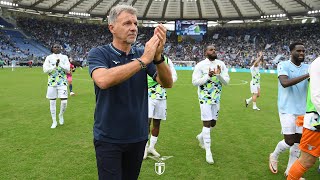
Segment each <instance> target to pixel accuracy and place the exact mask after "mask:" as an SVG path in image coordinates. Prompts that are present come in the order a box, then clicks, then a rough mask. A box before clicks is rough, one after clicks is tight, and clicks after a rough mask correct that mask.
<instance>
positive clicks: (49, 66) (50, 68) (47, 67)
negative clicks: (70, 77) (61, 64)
mask: <svg viewBox="0 0 320 180" xmlns="http://www.w3.org/2000/svg"><path fill="white" fill-rule="evenodd" d="M50 57H51V56H47V57H46V59H45V61H44V63H43V72H44V73H51V72H52V71H53V70H55V69H56V64H51V63H50Z"/></svg>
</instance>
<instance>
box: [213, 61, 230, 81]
mask: <svg viewBox="0 0 320 180" xmlns="http://www.w3.org/2000/svg"><path fill="white" fill-rule="evenodd" d="M221 66H222V67H221V73H220V74H218V75H216V76H217V78H218V79H219V81H220V82H221V83H222V84H223V85H228V84H229V81H230V76H229V74H228V68H227V67H226V65H225V64H224V63H223V64H221Z"/></svg>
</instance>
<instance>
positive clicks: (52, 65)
mask: <svg viewBox="0 0 320 180" xmlns="http://www.w3.org/2000/svg"><path fill="white" fill-rule="evenodd" d="M58 59H59V63H58V66H57V65H56V64H57V60H58ZM43 71H44V72H45V73H48V86H67V85H68V81H67V72H69V71H70V62H69V60H68V57H67V56H66V55H62V54H51V55H49V56H47V58H46V60H45V61H44V63H43Z"/></svg>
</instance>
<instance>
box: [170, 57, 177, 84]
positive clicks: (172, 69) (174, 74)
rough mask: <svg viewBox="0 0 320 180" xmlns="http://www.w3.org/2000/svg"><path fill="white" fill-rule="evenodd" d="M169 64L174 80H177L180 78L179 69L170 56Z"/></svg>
mask: <svg viewBox="0 0 320 180" xmlns="http://www.w3.org/2000/svg"><path fill="white" fill-rule="evenodd" d="M168 65H169V67H170V70H171V75H172V81H173V82H176V81H177V80H178V75H177V71H176V70H175V69H174V65H173V63H172V61H171V59H169V58H168Z"/></svg>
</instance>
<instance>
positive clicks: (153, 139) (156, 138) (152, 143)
mask: <svg viewBox="0 0 320 180" xmlns="http://www.w3.org/2000/svg"><path fill="white" fill-rule="evenodd" d="M157 141H158V137H155V136H152V135H151V137H150V145H149V148H150V149H152V148H154V146H155V145H156V143H157Z"/></svg>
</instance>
